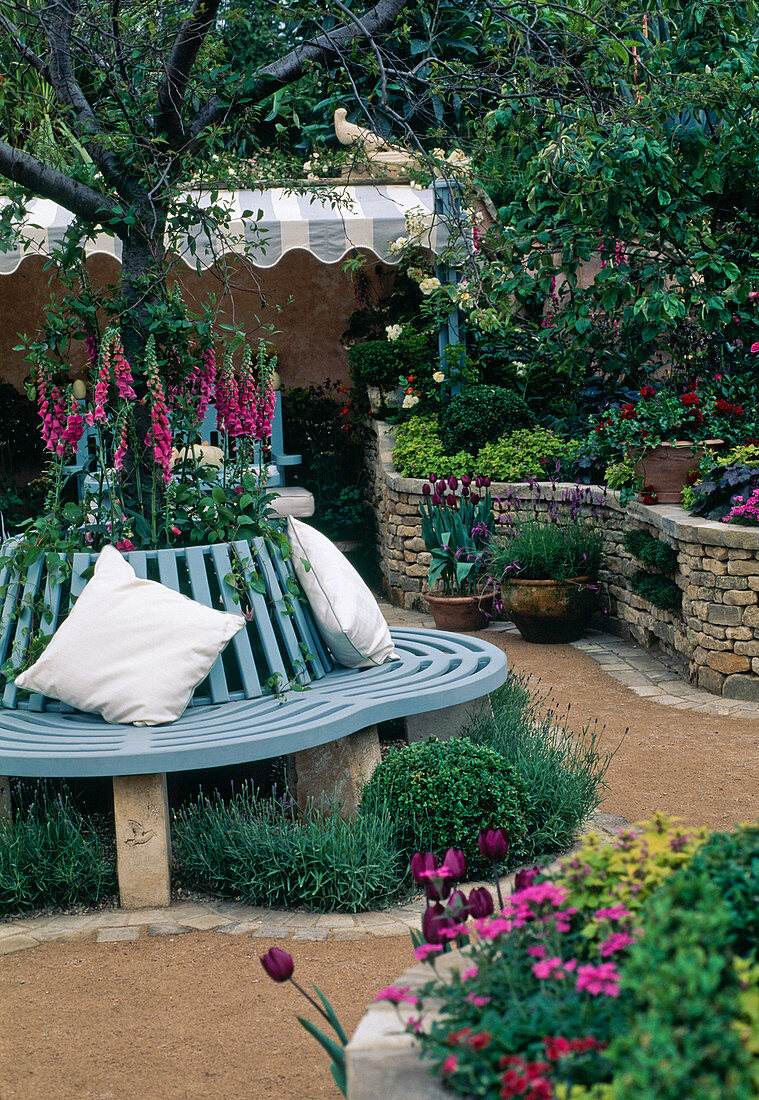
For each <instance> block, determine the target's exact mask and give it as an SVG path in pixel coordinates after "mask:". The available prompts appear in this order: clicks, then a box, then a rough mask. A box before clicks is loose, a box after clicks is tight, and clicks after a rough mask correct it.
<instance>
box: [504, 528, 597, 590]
mask: <svg viewBox="0 0 759 1100" xmlns="http://www.w3.org/2000/svg"><path fill="white" fill-rule="evenodd" d="M602 551H603V536H602V534H601V533H600V531H598V530H596V529H595V528H594V527H592V526H591V525H590V524H589V523H587V522H585V521H584V520H577V521H574V522H568V523H567V525H566V526H561V527H560V526H559V525H558V524H557V523H549V522H544V521H542V520H535V519H525V520H519V521H518V522H517V523H515V524H514V526H513V528H512V534H511V536H508V535H507V536H505V537H502V538H499V539H497V540H495V541H494V543H493V546H492V553H491V560H490V571H491V573H492V574H493V576H494V577H503V578H504V580H505V582H506V583H508V580H509V578H510V577H513V576H518V577H519V578H523V579H524V580H553V581H565V580H568V579H569V578H570V577H596V576H597V575H598V570H599V567H600V564H601V553H602ZM515 565H518V566H519V570H518V572H515V571H514V570H513V568H512V569H511V571H510V572H507V570H509V569H510V567H513V566H515Z"/></svg>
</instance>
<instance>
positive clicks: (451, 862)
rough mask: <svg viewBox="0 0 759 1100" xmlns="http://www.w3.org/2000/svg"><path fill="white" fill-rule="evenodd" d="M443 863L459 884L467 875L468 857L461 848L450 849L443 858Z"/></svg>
mask: <svg viewBox="0 0 759 1100" xmlns="http://www.w3.org/2000/svg"><path fill="white" fill-rule="evenodd" d="M443 863H444V865H445V866H446V867H447V868H448V870H449V871H450V872H451V874H452V875H453V877H454V878H455V879H458V880H459V882H460V881H461V879H463V877H464V875H465V874H466V856H465V855H464V853H463V852H462V850H461V849H460V848H449V849H448V851H447V852H446V853H445V855H444V856H443Z"/></svg>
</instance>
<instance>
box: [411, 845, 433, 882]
mask: <svg viewBox="0 0 759 1100" xmlns="http://www.w3.org/2000/svg"><path fill="white" fill-rule="evenodd" d="M409 866H410V867H411V877H412V878H413V880H414V882H418V883H419V885H420V886H426V885H427V878H426V877H422V875H423V872H425V871H436V870H437V869H438V867H439V866H440V864H439V863H438V858H437V856H436V855H435V853H434V852H414V854H413V856H412V857H411V859H410V860H409Z"/></svg>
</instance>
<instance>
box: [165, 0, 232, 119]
mask: <svg viewBox="0 0 759 1100" xmlns="http://www.w3.org/2000/svg"><path fill="white" fill-rule="evenodd" d="M219 2H220V0H195V3H194V4H193V6H192V11H191V13H190V15H189V17H188V18H187V19H185V21H184V23H183V24H182V26H181V27H180V28H179V32H178V34H177V37H176V38H175V40H174V44H173V46H172V47H171V54H170V55H169V60H168V63H167V65H166V71H165V73H164V74H163V77H162V78H161V83H160V85H159V88H158V111H157V115H156V132H157V133H159V134H167V135H168V136H169V137H174V136H179V135H181V133H182V116H181V110H182V103H183V102H184V95H185V92H186V90H187V82H188V80H189V78H190V73H191V72H192V68H193V65H194V64H195V60H196V58H197V56H198V53H199V51H200V48H201V47H202V45H203V42H204V41H205V38H206V35H207V34H208V32H209V30H210V29H211V27H212V26H213V25H214V23H215V21H216V13H217V11H218V10H219Z"/></svg>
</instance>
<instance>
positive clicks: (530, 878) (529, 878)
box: [514, 867, 540, 892]
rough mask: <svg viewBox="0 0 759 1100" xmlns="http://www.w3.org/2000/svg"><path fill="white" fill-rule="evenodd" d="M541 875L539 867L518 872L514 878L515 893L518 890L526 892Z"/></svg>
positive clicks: (524, 868) (526, 868)
mask: <svg viewBox="0 0 759 1100" xmlns="http://www.w3.org/2000/svg"><path fill="white" fill-rule="evenodd" d="M539 874H540V868H539V867H523V868H522V870H521V871H517V873H516V875H515V876H514V890H515V892H516V891H517V890H526V889H527V887H528V886H532V884H533V883H534V882H535V879H536V878H537V877H538V875H539Z"/></svg>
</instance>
